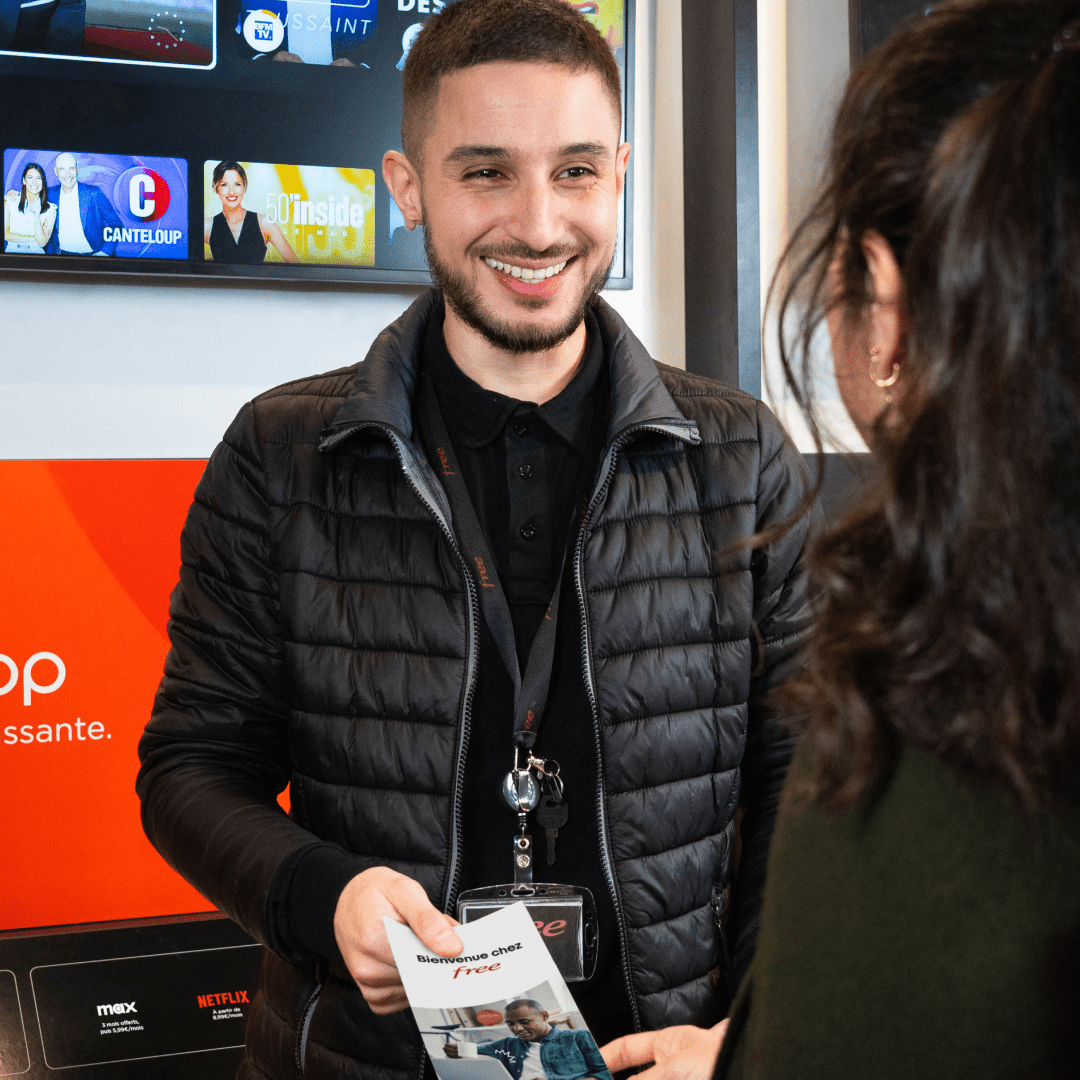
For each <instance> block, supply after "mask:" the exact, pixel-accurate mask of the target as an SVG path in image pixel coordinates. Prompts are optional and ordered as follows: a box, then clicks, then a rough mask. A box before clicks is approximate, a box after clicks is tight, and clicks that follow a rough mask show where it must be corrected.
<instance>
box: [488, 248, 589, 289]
mask: <svg viewBox="0 0 1080 1080" xmlns="http://www.w3.org/2000/svg"><path fill="white" fill-rule="evenodd" d="M576 258H577V256H572V257H571V258H569V259H563V260H562V261H560V262H554V263H549V264H548V265H547V266H522V265H520V264H519V263H511V262H503V261H501V260H500V259H495V258H492V257H490V256H485V257H484V262H485V263H487V265H488V266H490V267H491V269H492V270H494V271H495V273H496V275H497V276H498V278H499V282H500V284H501V285H503V286H504V287H505V288H507V289H509V290H510V292H513V293H517V294H518V295H519V296H529V297H548V296H551V295H553V294H554V293H555V292H556V290H557V289H558V288H559V286H560V285H561V284H562V279H561V278H560V276H559V275H560V274H561V273H562V272H563V270H565V269H566V267H567V266H568V265H569V264H570V263H572V262H574V261H575V260H576Z"/></svg>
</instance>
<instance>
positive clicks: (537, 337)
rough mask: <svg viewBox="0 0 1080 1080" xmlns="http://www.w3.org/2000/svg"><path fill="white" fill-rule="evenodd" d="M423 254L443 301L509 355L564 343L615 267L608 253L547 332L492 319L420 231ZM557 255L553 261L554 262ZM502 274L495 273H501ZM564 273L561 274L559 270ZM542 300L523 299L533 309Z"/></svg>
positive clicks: (506, 255) (522, 254)
mask: <svg viewBox="0 0 1080 1080" xmlns="http://www.w3.org/2000/svg"><path fill="white" fill-rule="evenodd" d="M424 252H425V253H426V254H427V260H428V266H429V267H430V268H431V276H432V278H433V279H434V281H435V284H436V286H437V287H438V288H439V289H441V290H442V294H443V298H444V299H445V300H446V302H447V303H448V304H449V305H450V306H451V307H452V308H453V309H454V311H455V312H457V314H458V315H459V316H460V317H461V319H462V320H463V321H464V322H465V323H466V324H467V325H468V326H471V327H472V328H473V329H474V330H476V331H477V332H478V333H480V334H483V336H484V337H485V338H487V340H488V341H490V342H491V344H492V345H494V346H495V347H496V348H497V349H502V350H504V351H505V352H509V353H538V352H546V351H547V350H548V349H553V348H555V346H556V345H559V344H561V343H562V342H564V341H565V340H566V339H567V338H568V337H569V336H570V335H571V334H572V333H573V332H574V331H575V330H576V329H577V328H578V327H579V326H580V325H581V321H582V319H584V318H585V312H586V310H587V309H588V307H589V305H590V304H591V303H592V302H593V299H594V298H595V297H596V295H597V293H599V292H600V290H601V289H602V288H603V287H604V284H605V283H606V281H607V279H608V275H609V274H610V273H611V268H612V266H613V265H614V264H615V253H614V252H612V254H611V261H610V262H609V263H608V264H607V266H605V267H601V268H600V269H599V270H597V271H596V273H594V274H593V276H592V277H591V278H589V280H588V281H586V282H585V288H584V289H582V290H581V296H579V297H578V302H577V303H576V304H575V305H574V308H573V310H572V311H571V313H570V314H569V315H568V316H567V317H566V319H565V320H564V321H563V322H562V323H561V324H560V325H559V326H556V327H554V328H553V329H551V330H542V329H540V328H538V327H534V326H528V325H525V326H514V325H513V324H512V323H509V322H503V321H502V320H500V319H497V318H495V316H494V315H492V314H491V313H490V312H488V311H485V310H484V306H483V304H482V302H481V300H480V296H479V294H478V293H477V291H476V290H475V289H474V288H473V287H472V286H471V285H470V284H469V283H468V282H467V281H466V280H465V277H464V276H463V275H462V274H459V273H457V272H456V271H454V270H451V269H450V268H449V267H448V266H447V265H446V264H445V263H443V262H442V260H440V258H439V256H438V255H437V254H436V253H435V245H434V243H433V242H432V239H431V233H430V232H429V231H428V230H427V229H424ZM491 257H492V258H499V259H500V261H506V260H507V259H513V258H525V259H546V258H548V254H547V253H544V252H526V251H524V250H519V251H515V252H507V251H503V252H500V253H492V255H491ZM561 258H562V256H561V254H559V255H556V256H555V258H554V259H553V261H554V262H558V261H559V260H560V259H561ZM501 272H502V271H497V273H501ZM563 272H564V273H565V271H563ZM543 304H544V301H543V300H541V299H539V298H537V299H536V300H535V301H532V302H531V303H530V301H529V300H527V299H526V300H525V303H524V306H525V307H532V308H534V309H537V308H540V307H542V306H543Z"/></svg>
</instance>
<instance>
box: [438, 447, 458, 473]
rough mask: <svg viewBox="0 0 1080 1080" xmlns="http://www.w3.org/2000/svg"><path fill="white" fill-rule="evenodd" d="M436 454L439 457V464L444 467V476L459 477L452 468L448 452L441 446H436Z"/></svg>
mask: <svg viewBox="0 0 1080 1080" xmlns="http://www.w3.org/2000/svg"><path fill="white" fill-rule="evenodd" d="M435 453H436V454H438V455H439V464H440V465H441V466H442V474H443V476H457V473H455V472H454V470H453V469H451V468H450V459H449V458H448V457H447V456H446V451H445V450H444V449H443V448H442V447H441V446H436V447H435Z"/></svg>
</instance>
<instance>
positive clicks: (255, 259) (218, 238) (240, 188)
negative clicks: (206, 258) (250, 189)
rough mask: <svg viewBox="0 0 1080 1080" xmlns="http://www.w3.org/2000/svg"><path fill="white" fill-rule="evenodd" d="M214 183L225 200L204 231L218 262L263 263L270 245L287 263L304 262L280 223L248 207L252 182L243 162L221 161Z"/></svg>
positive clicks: (204, 239) (217, 191)
mask: <svg viewBox="0 0 1080 1080" xmlns="http://www.w3.org/2000/svg"><path fill="white" fill-rule="evenodd" d="M210 186H211V187H212V188H213V189H214V192H215V193H216V194H217V197H218V198H219V199H220V200H221V213H220V214H215V215H214V216H213V217H208V218H207V219H206V226H205V229H204V234H203V242H204V243H206V244H209V245H210V254H211V256H212V257H213V260H214V262H220V263H246V264H252V263H261V262H262V261H263V260H264V259H265V258H266V246H267V244H273V245H274V247H275V248H276V249H277V252H278V254H279V255H280V256H281V258H282V260H283V261H284V262H291V263H294V262H299V261H300V259H299V257H298V256H297V254H296V252H295V251H294V250H293V248H292V245H291V244H290V243H289V241H288V240H286V239H285V234H284V233H283V232H282V231H281V226H280V225H278V224H277V222H274V221H270V220H269V219H268V218H267V216H266V215H265V214H260V213H258V212H257V211H255V210H246V209H245V208H244V194H245V192H246V191H247V186H248V181H247V173H246V172H244V166H243V165H241V164H240V162H238V161H219V162H218V163H217V165H216V166H215V167H214V172H213V175H212V177H211V183H210Z"/></svg>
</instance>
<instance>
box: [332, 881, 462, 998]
mask: <svg viewBox="0 0 1080 1080" xmlns="http://www.w3.org/2000/svg"><path fill="white" fill-rule="evenodd" d="M384 915H389V916H390V918H391V919H395V920H396V921H397V922H401V923H405V924H406V925H407V926H409V927H410V928H411V929H412V931H413V933H415V934H416V936H417V937H418V938H419V939H420V940H421V941H422V942H423V943H424V944H425V945H426V946H427V947H428V948H429V949H431V950H432V951H434V952H437V953H439V955H440V956H457V955H458V954H459V953H460V952H461V950H462V948H463V947H464V946H463V945H462V944H461V939H460V938H459V937H458V936H457V934H455V933H454V929H453V928H454V927H455V926H457V925H458V923H457V922H456V921H455V920H454V919H451V918H450V916H449V915H444V914H443V913H442V912H441V911H439V910H438V908H436V907H434V906H433V905H432V903H431V901H430V900H428V898H427V893H425V892H424V890H423V889H422V888H421V887H420V884H419V882H416V881H413V879H412V878H409V877H405V875H404V874H399V873H397V872H396V871H394V870H390V869H389V868H387V867H385V866H376V867H372V869H370V870H365V871H364V872H363V873H362V874H357V875H356V877H354V878H353V879H352V881H350V882H349V884H348V885H346V886H345V888H344V889H343V890H342V893H341V897H340V899H339V900H338V904H337V909H336V910H335V911H334V936H335V937H336V938H337V943H338V948H339V949H341V955H342V957H344V959H345V966H346V967H347V968H348V969H349V974H351V975H352V977H353V979H355V980H356V985H357V986H359V987H360V993H362V994H363V995H364V1000H365V1001H366V1002H367V1003H368V1005H370V1006H371V1011H372V1012H373V1013H378V1014H379V1015H383V1014H385V1013H393V1012H400V1011H401V1010H402V1009H404V1008H406V1007H407V1006H408V1004H409V1000H408V998H407V997H406V996H405V989H404V987H403V986H402V985H401V977H400V975H398V969H397V967H396V965H395V964H394V956H393V954H392V953H391V951H390V942H389V940H388V939H387V936H386V927H385V926H383V916H384Z"/></svg>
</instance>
